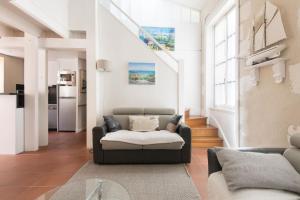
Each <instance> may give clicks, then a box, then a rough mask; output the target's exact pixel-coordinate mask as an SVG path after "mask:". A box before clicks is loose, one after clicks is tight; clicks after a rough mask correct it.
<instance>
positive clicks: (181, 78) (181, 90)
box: [177, 60, 185, 118]
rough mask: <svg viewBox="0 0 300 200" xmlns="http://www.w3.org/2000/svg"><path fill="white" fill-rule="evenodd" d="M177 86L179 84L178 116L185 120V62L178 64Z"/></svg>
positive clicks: (181, 61) (180, 61)
mask: <svg viewBox="0 0 300 200" xmlns="http://www.w3.org/2000/svg"><path fill="white" fill-rule="evenodd" d="M177 77H178V79H177V82H178V83H177V84H178V91H177V95H178V114H180V115H182V116H183V118H184V110H185V102H184V98H185V96H184V62H183V60H179V62H178V72H177Z"/></svg>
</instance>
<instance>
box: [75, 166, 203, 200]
mask: <svg viewBox="0 0 300 200" xmlns="http://www.w3.org/2000/svg"><path fill="white" fill-rule="evenodd" d="M89 178H100V179H101V178H102V179H107V180H112V181H115V182H117V183H119V184H120V185H122V186H123V187H124V188H125V189H126V190H127V191H128V193H129V195H130V199H131V200H199V199H200V195H199V193H198V191H197V189H196V187H195V185H194V183H193V181H192V179H191V177H190V176H189V174H188V173H187V171H186V168H185V165H184V164H174V165H96V164H94V163H93V162H92V161H89V162H87V163H86V164H85V165H84V166H83V167H82V168H81V169H80V170H79V171H78V172H77V173H76V174H75V175H74V176H73V177H72V178H71V179H70V180H69V181H80V180H85V179H89Z"/></svg>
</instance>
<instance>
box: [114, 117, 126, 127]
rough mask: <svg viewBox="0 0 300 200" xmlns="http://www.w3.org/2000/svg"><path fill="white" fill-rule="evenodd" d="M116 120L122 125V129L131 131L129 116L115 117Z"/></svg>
mask: <svg viewBox="0 0 300 200" xmlns="http://www.w3.org/2000/svg"><path fill="white" fill-rule="evenodd" d="M114 118H115V119H116V120H118V122H119V123H120V124H121V126H122V129H125V130H129V116H128V115H114Z"/></svg>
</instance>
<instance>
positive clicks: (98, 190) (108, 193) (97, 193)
mask: <svg viewBox="0 0 300 200" xmlns="http://www.w3.org/2000/svg"><path fill="white" fill-rule="evenodd" d="M36 200H130V197H129V193H128V192H127V190H126V189H125V188H124V187H123V186H121V185H120V184H118V183H116V182H113V181H110V180H105V179H97V178H95V179H87V180H80V181H74V182H70V183H66V184H65V185H62V186H59V187H56V188H54V189H53V190H50V191H49V192H47V193H45V194H43V195H41V196H40V197H38V198H37V199H36Z"/></svg>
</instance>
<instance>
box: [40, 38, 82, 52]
mask: <svg viewBox="0 0 300 200" xmlns="http://www.w3.org/2000/svg"><path fill="white" fill-rule="evenodd" d="M39 42H40V48H45V49H63V50H78V51H85V50H86V46H87V42H86V39H65V38H41V39H40V40H39Z"/></svg>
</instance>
